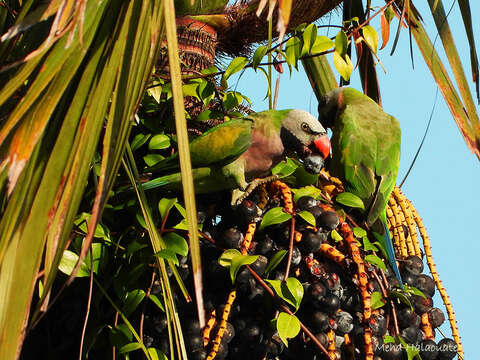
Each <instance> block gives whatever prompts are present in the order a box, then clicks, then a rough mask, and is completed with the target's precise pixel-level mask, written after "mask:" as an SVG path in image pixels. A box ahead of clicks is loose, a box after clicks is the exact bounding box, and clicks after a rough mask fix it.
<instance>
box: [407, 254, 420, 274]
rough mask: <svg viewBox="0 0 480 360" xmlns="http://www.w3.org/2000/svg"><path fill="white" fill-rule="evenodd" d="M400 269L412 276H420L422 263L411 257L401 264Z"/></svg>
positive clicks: (413, 256) (418, 259) (416, 257)
mask: <svg viewBox="0 0 480 360" xmlns="http://www.w3.org/2000/svg"><path fill="white" fill-rule="evenodd" d="M402 268H403V269H405V270H406V271H408V272H410V273H411V274H413V275H420V274H421V273H422V271H423V261H422V259H420V258H419V257H418V256H415V255H411V256H409V257H407V258H406V259H405V260H404V261H403V262H402Z"/></svg>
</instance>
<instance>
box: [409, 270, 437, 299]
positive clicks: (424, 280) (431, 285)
mask: <svg viewBox="0 0 480 360" xmlns="http://www.w3.org/2000/svg"><path fill="white" fill-rule="evenodd" d="M413 286H415V287H416V288H418V290H420V291H421V292H423V293H424V294H425V295H428V296H430V297H431V296H433V294H435V282H434V281H433V279H432V278H431V277H430V276H428V275H425V274H420V275H418V277H417V281H416V283H415V284H414V285H413Z"/></svg>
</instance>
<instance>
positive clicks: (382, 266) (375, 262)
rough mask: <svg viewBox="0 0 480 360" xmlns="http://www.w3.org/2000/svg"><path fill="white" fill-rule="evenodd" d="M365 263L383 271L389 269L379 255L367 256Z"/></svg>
mask: <svg viewBox="0 0 480 360" xmlns="http://www.w3.org/2000/svg"><path fill="white" fill-rule="evenodd" d="M365 261H366V262H368V263H370V264H372V265H375V266H377V267H378V268H380V269H382V270H386V269H387V267H386V266H385V263H384V262H383V261H382V259H380V258H379V257H378V256H377V255H373V254H370V255H366V256H365Z"/></svg>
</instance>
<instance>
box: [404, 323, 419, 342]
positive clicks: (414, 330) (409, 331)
mask: <svg viewBox="0 0 480 360" xmlns="http://www.w3.org/2000/svg"><path fill="white" fill-rule="evenodd" d="M401 336H402V338H403V340H405V341H406V342H407V343H409V344H418V343H419V342H420V341H422V340H423V333H422V332H421V330H420V329H419V328H418V327H414V326H410V327H407V328H405V329H403V330H402V332H401Z"/></svg>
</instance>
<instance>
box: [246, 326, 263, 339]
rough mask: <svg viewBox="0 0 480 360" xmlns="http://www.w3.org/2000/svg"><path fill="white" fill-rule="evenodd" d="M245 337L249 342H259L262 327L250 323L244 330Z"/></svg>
mask: <svg viewBox="0 0 480 360" xmlns="http://www.w3.org/2000/svg"><path fill="white" fill-rule="evenodd" d="M242 335H243V338H244V339H245V340H246V341H247V342H259V341H260V337H261V335H262V329H261V327H260V326H259V325H258V324H256V323H250V324H248V325H247V327H246V328H245V329H243V331H242Z"/></svg>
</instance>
